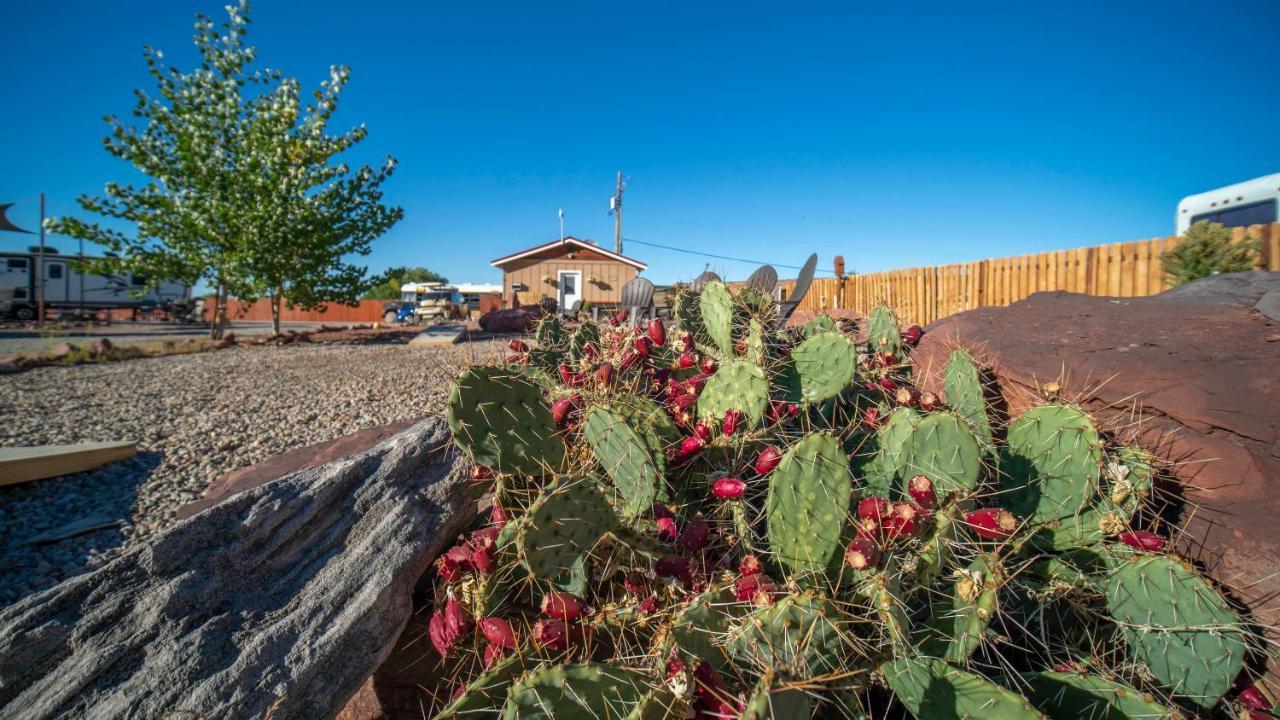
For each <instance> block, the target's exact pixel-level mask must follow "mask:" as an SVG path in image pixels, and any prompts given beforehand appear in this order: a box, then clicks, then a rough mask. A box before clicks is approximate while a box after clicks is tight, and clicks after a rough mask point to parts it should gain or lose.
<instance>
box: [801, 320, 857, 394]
mask: <svg viewBox="0 0 1280 720" xmlns="http://www.w3.org/2000/svg"><path fill="white" fill-rule="evenodd" d="M791 359H792V361H793V362H794V363H795V366H796V373H797V374H798V375H799V376H800V397H801V399H802V400H803V401H804V402H808V403H816V402H822V401H823V400H826V399H828V398H833V397H835V396H836V395H839V394H840V391H842V390H844V389H845V388H846V387H848V385H849V383H850V381H852V380H853V371H854V367H855V366H856V365H857V351H856V350H855V349H854V347H853V343H852V342H851V341H850V340H849V338H846V337H845V336H844V335H841V334H839V333H819V334H817V335H814V336H813V337H811V338H809V339H808V340H805V341H804V342H802V343H800V344H799V345H797V346H796V348H795V350H793V351H792V352H791Z"/></svg>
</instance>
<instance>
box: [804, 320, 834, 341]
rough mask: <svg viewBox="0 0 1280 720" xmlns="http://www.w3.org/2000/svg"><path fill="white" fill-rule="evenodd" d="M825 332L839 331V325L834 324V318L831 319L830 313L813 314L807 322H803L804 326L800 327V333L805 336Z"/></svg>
mask: <svg viewBox="0 0 1280 720" xmlns="http://www.w3.org/2000/svg"><path fill="white" fill-rule="evenodd" d="M825 332H833V333H838V332H840V326H839V325H837V324H836V321H835V320H832V319H831V316H830V315H814V316H813V317H812V318H811V319H810V320H809V322H807V323H805V324H804V327H802V328H800V334H801V335H803V336H804V337H807V338H811V337H813V336H814V335H817V334H818V333H825Z"/></svg>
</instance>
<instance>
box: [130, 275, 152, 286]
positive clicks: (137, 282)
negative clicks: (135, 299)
mask: <svg viewBox="0 0 1280 720" xmlns="http://www.w3.org/2000/svg"><path fill="white" fill-rule="evenodd" d="M150 280H151V278H149V277H147V276H146V275H136V274H135V275H134V276H133V284H134V286H135V287H142V286H143V285H146V284H147V283H148V282H149V281H150Z"/></svg>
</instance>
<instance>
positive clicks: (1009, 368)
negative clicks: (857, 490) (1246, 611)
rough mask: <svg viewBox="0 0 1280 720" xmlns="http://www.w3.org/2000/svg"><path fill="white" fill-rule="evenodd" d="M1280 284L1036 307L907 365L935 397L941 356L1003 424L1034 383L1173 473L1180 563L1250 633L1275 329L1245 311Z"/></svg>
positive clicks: (1218, 282)
mask: <svg viewBox="0 0 1280 720" xmlns="http://www.w3.org/2000/svg"><path fill="white" fill-rule="evenodd" d="M1277 290H1280V273H1274V272H1271V273H1268V272H1251V273H1232V274H1227V275H1218V276H1214V277H1210V278H1206V279H1204V280H1200V281H1196V282H1193V283H1189V284H1187V285H1183V286H1180V287H1178V288H1175V289H1173V290H1169V291H1167V292H1165V293H1162V294H1160V295H1156V296H1153V297H1146V298H1100V297H1090V296H1086V295H1077V294H1074V293H1066V292H1051V293H1037V294H1035V295H1032V296H1031V297H1029V298H1027V299H1026V300H1023V301H1021V302H1017V303H1014V304H1013V305H1010V306H1009V307H1007V308H983V309H979V310H972V311H969V312H964V313H960V314H958V315H953V316H951V317H948V318H945V319H943V320H940V321H938V322H936V323H934V324H932V325H930V326H929V327H928V328H927V331H926V334H925V337H924V340H923V341H922V342H921V344H920V346H919V347H918V348H917V349H916V351H915V353H914V355H913V362H914V363H915V364H916V366H917V377H918V378H920V382H921V385H922V386H923V387H924V388H925V389H929V390H933V391H935V392H939V393H941V388H940V386H941V382H940V376H939V371H940V370H941V368H942V366H943V365H944V364H945V363H946V359H947V356H948V355H949V354H950V352H951V349H952V348H954V347H955V346H957V345H963V346H966V347H969V348H970V349H971V350H972V351H973V352H974V354H975V356H977V357H979V358H980V359H981V360H982V361H983V362H984V363H985V364H986V365H987V366H988V367H990V368H991V370H992V373H993V374H994V376H995V377H994V380H995V382H996V385H997V386H998V390H999V394H1000V396H1001V398H1002V399H1003V401H1004V402H1005V403H1007V405H1008V410H1009V413H1010V414H1011V415H1014V416H1016V415H1018V414H1019V413H1020V412H1021V411H1022V410H1024V409H1025V408H1026V407H1027V405H1028V403H1030V402H1033V401H1034V398H1035V397H1037V395H1038V392H1039V388H1040V386H1041V385H1043V384H1044V383H1046V382H1049V381H1054V380H1057V381H1059V382H1060V383H1061V385H1062V395H1063V397H1065V398H1066V399H1069V400H1072V401H1075V402H1078V403H1080V404H1081V405H1083V406H1085V407H1086V408H1088V409H1089V410H1091V411H1093V412H1095V413H1096V414H1098V415H1099V416H1100V417H1102V418H1104V419H1105V420H1107V421H1108V424H1109V425H1110V426H1111V427H1112V428H1113V429H1115V430H1118V431H1120V435H1121V437H1126V436H1133V437H1136V439H1137V441H1138V442H1139V443H1140V444H1142V445H1144V446H1145V447H1147V448H1148V449H1150V450H1152V451H1154V452H1156V453H1157V454H1159V455H1160V456H1162V457H1163V458H1165V459H1166V460H1168V461H1169V462H1170V463H1171V465H1170V469H1171V471H1172V472H1173V473H1174V475H1175V476H1176V477H1177V479H1178V480H1179V481H1180V484H1181V491H1182V492H1183V494H1184V496H1185V500H1186V504H1187V508H1186V510H1185V512H1184V520H1185V522H1186V527H1187V530H1188V532H1187V533H1186V534H1185V535H1184V536H1183V537H1181V538H1179V539H1178V545H1179V549H1180V551H1181V552H1183V553H1184V554H1188V555H1190V556H1192V557H1194V558H1196V559H1198V560H1201V561H1202V562H1204V563H1205V564H1206V566H1207V567H1208V569H1209V570H1210V572H1212V574H1214V575H1215V576H1216V577H1217V578H1218V579H1219V580H1221V581H1222V582H1224V583H1226V584H1227V585H1228V586H1230V587H1231V588H1232V589H1233V590H1234V591H1235V592H1236V593H1237V597H1238V598H1239V599H1241V600H1244V601H1246V602H1247V603H1249V604H1251V605H1252V606H1253V610H1254V612H1255V613H1257V614H1258V615H1259V617H1260V619H1261V620H1263V621H1264V622H1268V623H1275V622H1277V621H1280V618H1278V617H1276V616H1275V614H1274V613H1275V611H1276V610H1277V609H1280V603H1277V597H1280V575H1277V574H1276V572H1275V563H1276V558H1278V557H1280V523H1277V521H1276V518H1278V517H1280V323H1277V322H1275V321H1272V320H1270V319H1269V318H1268V317H1266V316H1265V315H1263V314H1261V313H1260V312H1258V311H1256V310H1255V305H1256V304H1257V303H1258V301H1259V300H1260V299H1261V298H1263V297H1264V296H1266V295H1267V293H1268V292H1270V293H1275V292H1276V291H1277Z"/></svg>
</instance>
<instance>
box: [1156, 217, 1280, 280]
mask: <svg viewBox="0 0 1280 720" xmlns="http://www.w3.org/2000/svg"><path fill="white" fill-rule="evenodd" d="M1260 249H1261V243H1259V242H1258V240H1257V239H1256V238H1247V239H1243V240H1240V241H1238V242H1233V241H1232V240H1231V231H1230V230H1228V229H1227V228H1225V227H1223V226H1221V225H1211V224H1210V223H1208V222H1207V221H1204V220H1202V221H1200V222H1198V223H1195V224H1194V225H1192V226H1191V227H1190V228H1189V229H1188V230H1187V234H1186V235H1184V236H1183V237H1182V241H1181V242H1179V243H1178V244H1177V245H1176V246H1174V247H1173V248H1172V249H1171V250H1168V251H1166V252H1165V253H1164V254H1163V255H1161V256H1160V266H1161V269H1162V270H1163V271H1164V275H1165V278H1166V279H1167V280H1168V281H1169V284H1170V285H1181V284H1182V283H1185V282H1191V281H1192V280H1196V279H1198V278H1202V277H1206V276H1209V275H1212V274H1214V273H1220V272H1242V271H1245V270H1252V269H1253V268H1254V264H1255V262H1256V261H1257V259H1258V253H1259V251H1260Z"/></svg>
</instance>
